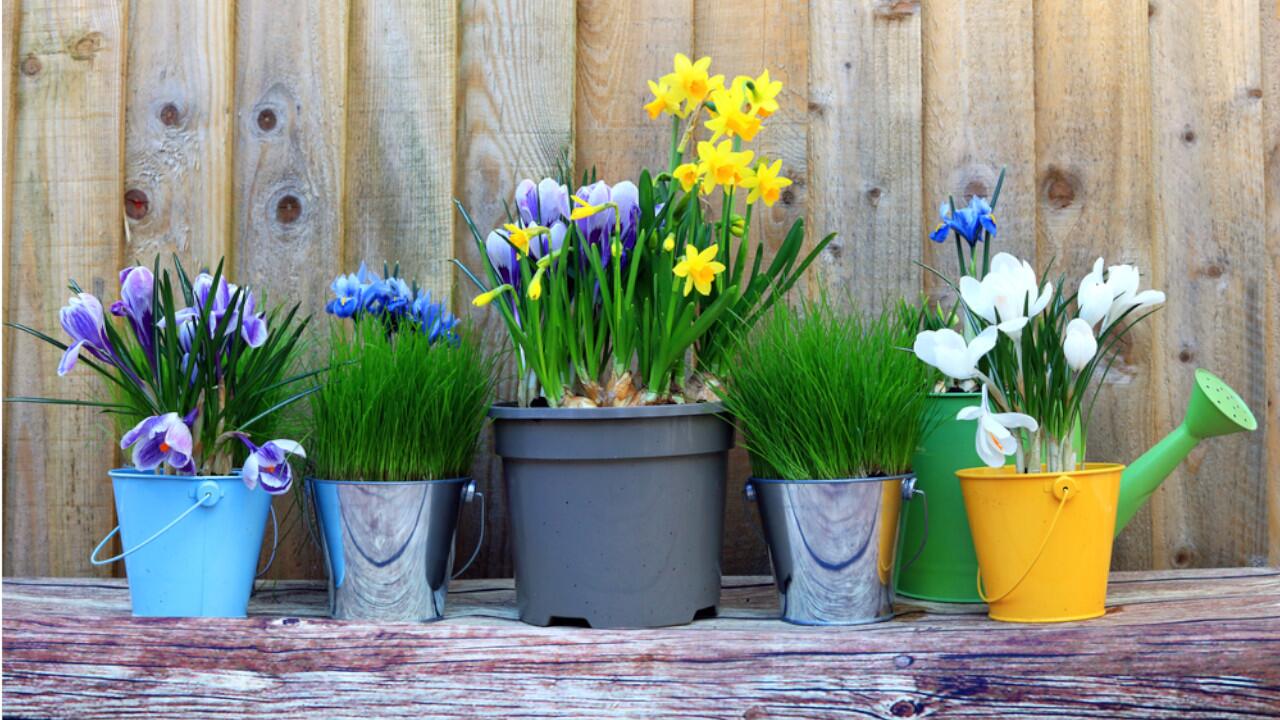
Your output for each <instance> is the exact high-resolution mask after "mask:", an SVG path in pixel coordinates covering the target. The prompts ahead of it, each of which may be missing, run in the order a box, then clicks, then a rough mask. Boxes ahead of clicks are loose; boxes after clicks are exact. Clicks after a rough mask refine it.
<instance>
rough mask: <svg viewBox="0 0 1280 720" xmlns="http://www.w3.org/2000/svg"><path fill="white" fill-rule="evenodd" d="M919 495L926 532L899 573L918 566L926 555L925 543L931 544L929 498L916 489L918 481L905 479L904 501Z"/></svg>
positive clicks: (903, 482)
mask: <svg viewBox="0 0 1280 720" xmlns="http://www.w3.org/2000/svg"><path fill="white" fill-rule="evenodd" d="M917 495H919V496H920V503H921V505H922V506H923V507H922V508H921V512H922V513H924V532H923V533H921V534H920V544H919V545H918V546H916V551H915V554H913V555H912V556H911V559H910V560H908V561H907V564H906V565H903V566H902V569H901V570H899V571H898V572H899V573H904V572H906V571H907V569H908V568H910V567H911V566H912V565H915V564H916V561H917V560H919V559H920V555H922V554H923V553H924V546H925V543H927V542H929V496H928V495H925V494H924V491H923V490H921V489H920V488H918V487H916V479H915V478H914V477H909V478H903V480H902V499H903V500H906V501H907V502H910V501H911V500H912V499H914V498H915V497H916V496H917Z"/></svg>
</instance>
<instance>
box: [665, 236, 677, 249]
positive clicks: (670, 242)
mask: <svg viewBox="0 0 1280 720" xmlns="http://www.w3.org/2000/svg"><path fill="white" fill-rule="evenodd" d="M662 249H663V250H666V251H667V252H671V251H672V250H675V249H676V236H675V233H667V239H665V240H663V241H662Z"/></svg>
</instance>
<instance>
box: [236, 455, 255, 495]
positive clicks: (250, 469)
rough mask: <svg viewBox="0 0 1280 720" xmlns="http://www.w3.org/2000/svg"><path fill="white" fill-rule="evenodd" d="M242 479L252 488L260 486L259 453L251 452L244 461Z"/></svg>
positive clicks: (241, 471)
mask: <svg viewBox="0 0 1280 720" xmlns="http://www.w3.org/2000/svg"><path fill="white" fill-rule="evenodd" d="M240 479H241V480H243V481H244V484H245V487H247V488H249V489H250V490H252V489H254V488H256V487H258V454H257V453H249V459H248V460H245V461H244V467H243V468H240Z"/></svg>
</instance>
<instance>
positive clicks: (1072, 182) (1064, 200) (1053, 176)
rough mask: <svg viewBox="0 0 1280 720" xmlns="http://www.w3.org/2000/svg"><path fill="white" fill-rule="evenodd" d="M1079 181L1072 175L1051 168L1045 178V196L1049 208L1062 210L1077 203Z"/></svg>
mask: <svg viewBox="0 0 1280 720" xmlns="http://www.w3.org/2000/svg"><path fill="white" fill-rule="evenodd" d="M1078 184H1079V183H1078V181H1077V180H1076V178H1075V177H1073V176H1072V175H1070V174H1068V173H1065V172H1063V171H1062V170H1060V169H1058V168H1056V167H1053V166H1050V167H1049V170H1048V172H1046V173H1045V177H1044V195H1045V199H1046V200H1048V202H1049V207H1052V208H1054V209H1056V210H1062V209H1064V208H1066V207H1068V206H1070V205H1071V203H1073V202H1075V199H1076V187H1077V185H1078Z"/></svg>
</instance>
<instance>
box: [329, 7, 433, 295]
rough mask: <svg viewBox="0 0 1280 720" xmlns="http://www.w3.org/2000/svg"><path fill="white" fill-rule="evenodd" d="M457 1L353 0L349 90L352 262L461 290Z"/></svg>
mask: <svg viewBox="0 0 1280 720" xmlns="http://www.w3.org/2000/svg"><path fill="white" fill-rule="evenodd" d="M457 13H458V4H457V2H456V0H428V1H427V2H422V1H421V0H394V1H386V0H354V2H352V5H351V50H350V53H349V55H350V59H349V61H348V62H349V68H350V69H349V73H348V81H347V82H348V92H347V125H348V130H347V155H346V158H347V165H346V185H347V190H346V199H347V200H346V211H345V214H344V216H345V220H346V258H345V259H346V266H347V267H349V268H352V269H354V268H355V267H356V266H358V265H359V264H360V262H361V261H362V260H367V261H368V262H369V263H370V265H371V266H379V267H380V266H381V264H382V263H383V262H384V261H385V262H390V263H395V262H400V263H401V264H402V266H403V269H404V273H405V274H406V275H407V276H409V277H414V278H417V279H418V281H419V283H420V284H421V285H422V286H423V287H425V288H427V289H428V290H430V291H431V292H432V294H433V295H434V296H436V297H448V293H449V291H450V288H451V287H452V279H453V268H452V265H450V264H449V258H451V257H453V237H454V232H453V223H454V220H455V217H454V216H455V214H456V211H455V210H454V208H453V198H454V187H453V181H454V140H455V138H456V136H457V130H456V119H457V113H456V107H455V100H456V95H457V92H456V82H457V58H458V15H457Z"/></svg>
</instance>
